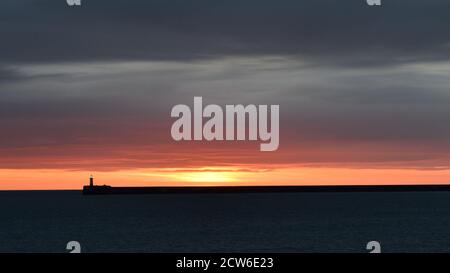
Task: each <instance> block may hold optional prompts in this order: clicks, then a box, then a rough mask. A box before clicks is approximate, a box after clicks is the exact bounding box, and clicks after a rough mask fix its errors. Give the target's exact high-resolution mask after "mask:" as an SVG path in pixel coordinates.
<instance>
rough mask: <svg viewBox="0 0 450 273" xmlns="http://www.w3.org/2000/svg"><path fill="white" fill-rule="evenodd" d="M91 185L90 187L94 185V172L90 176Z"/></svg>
mask: <svg viewBox="0 0 450 273" xmlns="http://www.w3.org/2000/svg"><path fill="white" fill-rule="evenodd" d="M89 186H90V187H93V186H94V176H93V175H92V174H91V175H90V176H89Z"/></svg>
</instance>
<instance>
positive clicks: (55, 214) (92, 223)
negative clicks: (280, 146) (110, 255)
mask: <svg viewBox="0 0 450 273" xmlns="http://www.w3.org/2000/svg"><path fill="white" fill-rule="evenodd" d="M72 240H75V241H78V242H80V243H81V246H82V251H83V252H367V250H366V249H365V247H366V244H367V242H368V241H371V240H376V241H379V242H380V243H381V248H382V251H383V252H450V193H447V192H418V193H277V194H187V195H179V194H169V195H128V196H127V195H116V196H112V195H111V196H83V195H81V193H80V192H77V191H54V192H50V191H41V192H0V252H66V244H67V242H68V241H72Z"/></svg>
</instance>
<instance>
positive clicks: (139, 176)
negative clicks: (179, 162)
mask: <svg viewBox="0 0 450 273" xmlns="http://www.w3.org/2000/svg"><path fill="white" fill-rule="evenodd" d="M92 173H93V174H94V177H95V183H96V184H97V185H103V184H106V185H112V186H209V185H217V186H219V185H220V186H223V185H358V184H361V185H368V184H374V185H375V184H450V170H449V169H436V170H429V169H427V170H415V169H351V168H317V167H316V168H311V167H299V166H297V167H289V168H279V169H269V170H259V169H254V170H253V169H236V168H196V169H132V170H122V171H112V172H92ZM90 174H91V172H88V171H73V170H52V169H47V170H34V169H24V170H15V169H3V170H0V190H63V189H81V188H82V186H83V185H86V184H87V183H88V178H89V175H90Z"/></svg>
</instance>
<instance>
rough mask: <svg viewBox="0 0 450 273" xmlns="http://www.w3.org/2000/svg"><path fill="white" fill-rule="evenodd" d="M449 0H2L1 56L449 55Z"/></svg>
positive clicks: (373, 59) (353, 58) (399, 58)
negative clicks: (79, 2)
mask: <svg viewBox="0 0 450 273" xmlns="http://www.w3.org/2000/svg"><path fill="white" fill-rule="evenodd" d="M449 32H450V2H449V1H446V0H428V1H422V0H410V1H406V0H390V1H384V3H383V6H382V7H369V6H368V5H367V4H366V3H365V1H364V0H347V1H335V0H321V1H317V0H307V1H298V0H285V1H281V2H280V1H269V0H246V1H240V0H229V1H211V0H194V1H183V0H141V1H138V0H137V1H126V0H95V1H89V0H84V1H83V6H82V7H79V8H69V7H67V5H66V4H65V1H53V0H40V1H17V0H7V1H2V9H1V10H0V35H1V37H0V39H1V41H2V42H1V43H0V54H1V55H0V56H1V57H0V60H1V61H2V62H56V61H92V60H123V59H127V60H130V59H139V60H143V59H147V60H149V59H153V60H154V59H163V60H174V59H175V60H183V59H203V58H214V57H223V56H230V55H239V56H242V55H247V56H248V55H283V56H290V57H292V58H301V59H304V60H307V61H308V62H310V63H322V62H325V63H326V64H327V65H330V64H339V65H357V66H361V65H375V64H383V65H388V64H397V63H404V62H411V61H424V60H443V59H446V60H448V59H449V57H450V35H449V34H450V33H449Z"/></svg>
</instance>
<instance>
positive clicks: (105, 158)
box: [0, 0, 450, 169]
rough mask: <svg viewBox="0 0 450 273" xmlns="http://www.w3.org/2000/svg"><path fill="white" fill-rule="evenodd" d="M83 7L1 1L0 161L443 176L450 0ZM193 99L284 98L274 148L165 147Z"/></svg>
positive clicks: (109, 0)
mask: <svg viewBox="0 0 450 273" xmlns="http://www.w3.org/2000/svg"><path fill="white" fill-rule="evenodd" d="M82 1H83V6H82V7H77V8H69V7H67V6H66V4H65V1H63V0H61V1H54V0H35V1H33V0H23V1H22V0H3V1H2V4H0V5H1V9H0V127H1V128H2V134H0V150H1V155H0V163H1V164H0V167H3V168H6V167H10V168H17V167H22V168H39V167H45V168H52V167H54V168H59V167H61V168H81V169H83V168H90V167H91V166H92V165H95V164H97V165H96V167H99V168H100V167H101V168H113V169H114V168H124V167H126V168H132V167H149V165H150V166H153V167H187V166H196V167H198V166H202V165H205V164H215V165H216V166H221V165H232V164H237V163H238V164H240V163H243V164H265V163H267V164H268V165H270V164H271V163H274V164H286V165H289V164H293V163H301V164H305V165H308V164H312V165H314V164H316V165H321V164H322V165H328V166H335V165H340V166H343V165H345V164H348V165H351V166H356V165H358V164H359V165H358V166H361V165H364V166H381V167H385V168H386V167H393V166H395V167H398V166H399V167H403V168H404V167H408V168H409V167H411V168H433V167H434V166H444V167H445V166H448V162H449V154H450V152H449V151H450V141H449V139H450V126H448V124H449V122H450V120H449V117H450V107H449V105H450V93H449V92H448V86H449V84H450V80H449V77H448V75H449V73H450V68H449V65H448V64H449V62H448V61H450V35H449V34H450V33H449V32H450V1H447V0H428V1H423V0H410V1H406V0H403V1H402V0H390V1H383V6H382V7H369V6H367V5H366V4H365V1H364V0H346V1H338V0H321V1H319V0H309V1H300V0H295V1H294V0H285V1H266V0H245V1H244V0H227V1H212V0H192V1H187V0H177V1H175V0H160V1H154V0H142V1H138V0H134V1H126V0H120V1H119V0H82ZM193 96H203V97H204V99H205V103H217V104H222V105H223V104H226V103H231V104H238V103H242V104H249V103H251V104H280V106H281V118H282V126H281V145H280V151H279V152H277V153H274V154H264V155H261V153H259V152H258V148H257V145H256V144H255V143H251V144H242V143H238V144H235V143H233V144H229V143H228V144H224V143H221V144H220V145H217V146H216V144H208V143H206V144H194V146H195V148H193V146H192V145H193V144H192V143H187V144H186V143H183V144H180V143H174V142H172V140H171V138H170V135H169V132H170V125H171V121H172V120H171V119H170V116H169V113H170V109H171V107H172V106H173V105H175V104H178V103H183V104H191V103H192V99H193ZM193 150H195V151H197V152H196V153H195V154H193V153H192V151H193ZM38 161H39V162H38ZM94 161H95V162H94ZM211 161H214V163H212V162H211Z"/></svg>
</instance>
